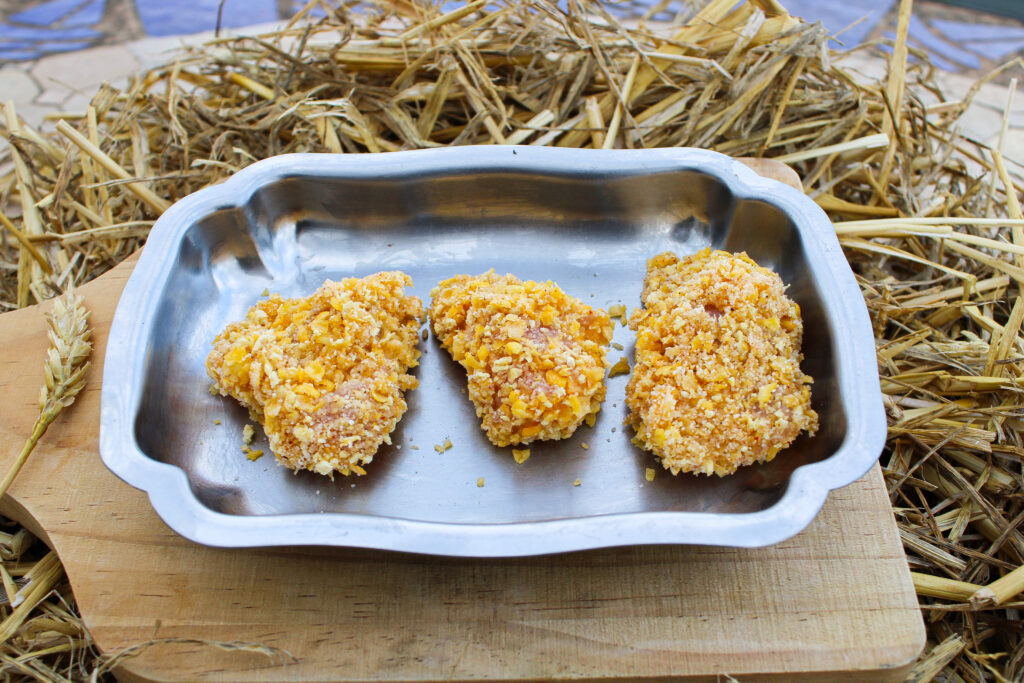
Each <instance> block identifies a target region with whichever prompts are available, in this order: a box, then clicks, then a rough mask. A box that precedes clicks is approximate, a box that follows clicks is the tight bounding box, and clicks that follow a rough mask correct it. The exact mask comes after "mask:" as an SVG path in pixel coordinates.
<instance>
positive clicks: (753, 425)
mask: <svg viewBox="0 0 1024 683" xmlns="http://www.w3.org/2000/svg"><path fill="white" fill-rule="evenodd" d="M642 299H643V305H644V307H643V308H642V309H638V310H635V311H634V312H633V314H632V315H631V316H630V320H629V327H630V328H631V329H632V330H634V331H635V332H636V333H637V336H636V362H635V365H634V368H633V374H632V376H631V377H630V380H629V384H628V385H627V386H626V402H627V404H628V405H629V408H630V415H629V418H628V422H629V424H631V425H632V426H633V428H634V429H635V430H636V436H635V438H634V443H636V444H637V445H638V446H640V447H642V448H645V449H647V450H650V451H651V452H653V453H654V454H655V455H656V456H658V458H660V459H661V464H662V465H663V466H664V467H665V468H666V469H668V470H670V471H671V472H672V473H673V474H678V473H679V472H681V471H682V472H697V473H704V474H711V473H715V474H717V475H720V476H721V475H726V474H731V473H733V472H735V471H736V469H737V468H738V467H740V466H743V465H750V464H752V463H755V462H764V461H768V460H771V459H772V458H774V457H775V455H776V454H777V453H778V452H779V451H780V450H781V449H783V448H785V447H787V446H788V445H789V444H791V443H792V442H793V440H794V439H795V438H796V437H797V435H798V434H799V433H800V432H801V431H807V432H808V433H810V434H813V433H814V432H815V431H816V430H817V427H818V415H817V413H815V412H814V410H812V409H811V407H810V399H811V392H810V386H809V385H810V384H811V382H812V380H811V378H810V377H808V376H807V375H805V374H804V373H803V372H802V371H801V370H800V361H801V360H802V359H803V356H802V355H801V353H800V343H801V339H802V337H803V323H802V321H801V319H800V307H799V306H798V305H797V304H796V303H794V302H793V301H792V300H790V299H789V297H787V296H786V293H785V286H784V285H783V283H782V279H781V278H780V277H779V276H778V275H777V274H776V273H774V272H772V271H771V270H768V269H767V268H762V267H760V266H758V265H757V264H756V263H755V262H754V261H753V260H752V259H750V258H749V257H748V256H747V255H746V254H745V253H741V254H736V255H733V254H730V253H728V252H724V251H715V252H712V251H711V250H710V249H704V250H703V251H701V252H699V253H697V254H694V255H692V256H689V257H686V258H683V259H680V258H679V257H677V256H676V255H675V254H673V253H671V252H666V253H664V254H660V255H658V256H655V257H654V258H652V259H651V260H650V261H648V263H647V277H646V279H645V280H644V291H643V295H642Z"/></svg>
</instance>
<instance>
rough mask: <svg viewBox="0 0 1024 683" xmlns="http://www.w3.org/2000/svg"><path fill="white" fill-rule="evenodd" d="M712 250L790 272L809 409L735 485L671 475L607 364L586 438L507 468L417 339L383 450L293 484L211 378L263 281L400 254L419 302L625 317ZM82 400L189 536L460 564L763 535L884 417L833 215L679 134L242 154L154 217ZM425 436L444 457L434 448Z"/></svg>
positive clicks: (384, 263)
mask: <svg viewBox="0 0 1024 683" xmlns="http://www.w3.org/2000/svg"><path fill="white" fill-rule="evenodd" d="M708 245H710V246H713V247H718V248H723V249H728V250H731V251H741V250H743V251H746V252H748V253H749V254H750V256H751V257H753V258H754V259H755V260H757V262H758V263H760V264H762V265H764V266H767V267H770V268H773V269H774V270H776V271H777V272H778V273H779V274H780V275H781V276H782V278H783V280H784V281H785V282H786V283H787V285H788V287H789V290H788V291H789V294H790V296H791V297H793V298H794V299H795V300H796V301H797V302H798V303H799V304H800V307H801V309H802V311H803V316H804V325H805V336H804V354H805V360H804V363H803V367H804V370H805V371H806V372H807V373H809V374H810V375H812V376H813V377H814V378H815V383H814V386H813V405H814V408H815V409H816V410H817V411H818V413H819V415H820V417H821V429H820V430H819V432H818V433H817V435H815V436H814V437H813V438H807V437H806V436H805V437H801V438H800V439H799V440H798V441H797V442H796V443H795V444H794V445H793V446H791V447H790V448H789V449H787V450H785V451H783V452H782V453H780V454H779V456H778V457H777V458H776V459H775V460H774V461H773V462H771V463H769V464H765V465H758V466H752V467H746V468H742V469H741V470H740V471H739V472H738V473H736V474H735V475H732V476H730V477H725V478H718V477H705V476H694V475H680V476H675V477H673V476H671V475H670V474H669V473H668V472H667V471H665V470H663V469H662V468H661V466H660V465H658V464H657V463H656V462H655V460H654V458H653V457H652V456H651V455H650V454H648V453H645V452H643V451H641V450H639V449H637V448H636V447H634V446H633V445H632V444H631V443H630V436H631V435H632V434H631V430H629V429H626V428H624V427H623V425H622V421H623V419H624V418H625V416H626V406H625V403H624V400H623V395H624V389H625V385H626V381H627V377H626V376H619V377H615V378H612V379H610V380H609V381H608V398H607V400H606V402H605V405H604V409H603V410H602V411H601V413H600V415H599V417H598V420H597V424H596V425H595V426H594V427H593V428H588V427H585V426H584V427H582V428H580V429H579V430H578V431H577V433H576V434H575V436H573V438H571V439H568V440H565V441H561V442H557V443H542V444H534V445H533V447H532V449H531V450H532V456H531V457H530V459H529V460H528V461H527V462H526V463H525V464H523V465H516V464H515V462H514V461H513V459H512V455H511V453H510V450H509V449H507V448H495V447H493V446H492V445H491V444H490V443H489V442H488V441H487V439H486V438H485V437H484V435H483V433H482V431H481V430H480V428H479V426H478V422H477V419H476V417H475V415H474V412H473V409H472V406H471V405H470V402H469V400H468V398H467V397H466V394H465V390H464V389H465V373H464V371H463V370H462V368H461V367H460V366H458V365H457V364H456V363H454V362H453V361H452V360H451V358H450V357H449V356H448V354H447V353H446V352H444V351H443V350H442V349H441V348H440V347H439V346H438V344H437V342H436V340H435V339H434V338H433V337H430V338H429V339H428V340H427V341H424V342H422V343H421V349H422V351H423V357H422V359H421V365H420V366H419V368H418V369H417V370H416V374H417V375H418V377H419V380H420V387H419V388H418V389H416V390H415V391H412V392H410V393H408V394H407V399H408V402H409V406H410V407H409V411H408V413H407V414H406V415H405V417H404V418H403V420H402V422H401V423H400V424H399V426H398V428H397V430H396V431H395V433H394V434H393V440H394V445H393V446H390V447H388V446H385V447H382V448H381V449H380V451H379V452H378V453H377V456H376V457H375V458H374V461H373V463H371V464H370V465H368V466H367V470H368V475H367V476H365V477H347V478H346V477H340V476H339V477H336V478H335V480H334V481H333V482H332V481H331V480H330V479H328V478H326V477H322V476H318V475H315V474H312V473H299V474H292V473H291V472H290V471H289V470H287V469H285V468H283V467H281V466H279V465H277V463H276V462H275V459H274V457H273V455H272V454H270V451H269V448H268V446H267V443H266V440H265V438H264V437H263V434H262V431H261V430H259V429H257V435H258V438H257V439H256V440H255V442H254V443H253V448H263V449H265V450H266V452H267V455H265V456H264V457H263V458H261V459H259V460H257V461H256V462H250V461H249V460H247V459H246V457H245V456H244V455H243V453H242V452H241V448H240V446H241V442H242V441H241V439H242V437H241V433H242V427H243V426H244V424H245V423H246V417H247V415H246V411H245V410H244V409H242V408H241V407H240V406H239V405H237V404H236V403H235V402H234V401H232V400H230V399H225V398H222V397H220V396H212V395H211V394H210V393H209V392H208V387H209V385H210V380H209V378H208V377H207V375H206V372H205V370H204V361H205V359H206V355H207V353H208V351H209V349H210V343H211V341H212V339H213V338H214V336H215V335H216V334H217V333H218V332H219V331H220V330H221V329H222V328H223V327H224V325H225V324H226V323H228V322H229V321H232V320H237V319H240V318H242V317H243V316H244V315H245V312H246V310H247V309H248V308H249V306H251V305H252V304H253V303H255V302H256V301H257V300H259V299H260V297H261V294H262V293H263V291H264V290H265V289H269V290H270V291H271V292H280V293H281V294H283V295H285V296H305V295H308V294H310V293H311V292H312V291H313V290H315V289H316V288H317V287H318V286H319V285H320V284H321V283H322V282H323V281H324V279H327V278H331V279H338V278H342V277H349V276H363V275H367V274H369V273H373V272H376V271H380V270H389V269H401V270H404V271H405V272H407V273H409V275H411V276H412V278H413V281H414V283H415V285H414V287H413V292H414V293H415V294H417V295H418V296H420V297H421V298H422V299H423V300H424V302H425V303H427V302H428V300H429V292H430V289H431V288H432V287H433V286H434V284H435V283H437V282H438V281H439V280H441V279H443V278H446V277H449V276H452V275H454V274H456V273H473V274H475V273H480V272H483V271H485V270H487V269H489V268H494V269H495V270H497V271H499V272H512V273H514V274H516V275H517V276H519V277H521V278H523V279H536V280H547V279H551V280H554V281H555V282H557V283H558V284H559V285H560V286H561V287H562V288H563V289H564V290H565V291H567V292H568V293H570V294H572V295H574V296H577V297H579V298H580V299H582V300H583V301H585V302H587V303H589V304H591V305H594V306H601V307H607V306H609V305H612V304H618V303H622V304H625V305H626V307H627V310H629V309H632V308H634V307H636V306H638V305H639V303H640V290H641V287H642V283H643V277H644V270H645V262H646V260H647V259H648V258H649V257H650V256H652V255H654V254H657V253H659V252H662V251H665V250H674V251H676V252H677V253H680V254H688V253H691V252H694V251H697V250H698V249H700V248H702V247H704V246H708ZM615 341H616V342H618V343H620V344H622V345H623V346H624V347H625V350H624V351H621V352H620V351H616V350H614V349H612V350H611V351H610V354H611V360H612V361H615V360H617V358H618V357H619V356H620V355H624V356H626V357H627V358H629V359H630V361H632V344H633V334H632V333H631V332H630V331H629V330H628V329H627V328H624V327H622V326H618V325H617V327H616V331H615ZM101 415H102V423H101V425H100V452H101V454H102V458H103V461H104V462H105V463H106V465H107V466H108V467H109V468H110V469H111V470H112V471H113V472H114V473H115V474H117V475H118V476H119V477H121V478H122V479H123V480H124V481H126V482H128V483H129V484H131V485H132V486H136V487H138V488H140V489H143V490H145V491H146V492H147V493H148V494H149V498H150V501H151V502H152V505H153V507H154V509H155V510H156V512H157V513H158V514H159V515H160V517H162V518H163V520H164V521H165V522H166V523H167V524H168V525H170V527H171V528H172V529H174V530H175V531H177V532H178V533H179V534H181V535H182V536H185V537H186V538H189V539H192V540H194V541H196V542H199V543H204V544H208V545H213V546H276V545H324V546H356V547H365V548H379V549H389V550H398V551H407V552H416V553H427V554H434V555H455V556H477V557H493V556H519V555H539V554H545V553H556V552H565V551H573V550H582V549H588V548H600V547H608V546H619V545H632V544H655V543H692V544H710V545H727V546H762V545H768V544H771V543H776V542H778V541H780V540H783V539H785V538H787V537H789V536H792V535H793V534H795V533H797V532H798V531H800V530H801V529H803V528H804V527H805V526H806V525H807V524H809V523H810V521H811V520H812V519H813V518H814V516H815V515H816V514H817V513H818V511H819V510H820V509H821V506H822V505H823V504H824V502H825V498H826V496H827V494H828V492H829V490H831V489H834V488H838V487H841V486H845V485H846V484H849V483H851V482H853V481H855V480H856V479H857V478H859V477H860V476H861V475H862V474H863V473H864V472H865V471H867V469H868V468H869V467H870V466H871V464H872V463H873V462H875V460H876V458H877V457H878V454H879V452H880V450H881V448H882V444H883V442H884V438H885V431H886V426H885V418H884V413H883V409H882V401H881V395H880V391H879V384H878V376H877V371H876V365H875V353H874V341H873V336H872V332H871V327H870V324H869V320H868V315H867V311H866V309H865V306H864V303H863V300H862V298H861V295H860V292H859V290H858V288H857V285H856V282H855V281H854V278H853V275H852V273H851V272H850V269H849V266H848V265H847V262H846V260H845V258H844V257H843V253H842V251H841V250H840V247H839V243H838V241H837V240H836V237H835V234H834V232H833V229H832V225H831V223H830V222H829V220H828V218H827V217H826V216H825V214H824V213H823V212H822V211H821V210H820V209H819V208H818V207H817V206H816V205H815V204H814V203H813V202H812V201H811V200H810V199H808V198H807V197H805V196H804V195H803V194H801V193H800V192H798V191H796V190H794V189H792V188H790V187H787V186H784V185H782V184H781V183H778V182H775V181H772V180H767V179H765V178H762V177H760V176H757V175H755V174H754V173H753V172H752V171H750V170H749V169H747V168H746V167H745V166H743V165H741V164H740V163H738V162H735V161H733V160H731V159H729V158H728V157H725V156H722V155H720V154H716V153H713V152H707V151H702V150H692V149H658V150H613V151H592V150H576V149H556V148H540V147H504V146H501V147H499V146H495V147H458V148H447V149H436V150H426V151H410V152H396V153H390V154H361V155H314V154H302V155H288V156H280V157H276V158H273V159H268V160H266V161H261V162H259V163H256V164H253V165H252V166H250V167H248V168H246V169H245V170H243V171H241V172H239V173H238V174H236V175H235V176H233V177H232V178H231V179H229V180H228V181H227V182H225V183H223V184H221V185H217V186H214V187H210V188H207V189H204V190H202V191H200V192H197V193H195V194H193V195H191V196H189V197H186V198H185V199H183V200H181V201H180V202H178V203H176V204H175V205H174V206H172V207H171V208H170V209H169V210H168V211H167V212H166V213H165V214H164V215H163V216H162V217H161V218H160V220H159V221H157V223H156V225H155V226H154V227H153V231H152V233H151V234H150V237H149V241H148V243H147V244H146V247H145V249H144V250H143V253H142V256H141V258H140V260H139V263H138V265H137V266H136V268H135V271H134V272H133V273H132V276H131V279H130V280H129V281H128V285H127V287H125V290H124V293H123V294H122V296H121V300H120V303H119V304H118V307H117V312H116V315H115V317H114V321H113V326H112V328H111V331H110V341H109V344H108V350H107V358H106V364H105V369H104V375H103V392H102V414H101ZM217 419H219V420H220V421H221V424H220V425H216V424H215V422H214V421H215V420H217ZM446 438H450V439H451V441H452V443H453V444H454V445H453V447H452V448H451V449H450V450H448V451H446V452H444V453H440V454H439V453H437V452H436V451H435V449H434V445H435V444H440V443H442V442H443V441H444V440H445V439H446ZM584 444H587V445H588V446H589V448H587V449H585V448H584ZM648 467H651V468H654V469H655V470H656V472H657V476H656V478H655V480H654V481H653V482H648V481H646V479H645V476H644V474H645V470H646V468H648ZM481 477H482V478H484V486H483V487H478V486H477V480H478V479H480V478H481ZM577 479H578V480H579V482H580V483H579V485H578V486H576V485H574V482H575V481H576V480H577Z"/></svg>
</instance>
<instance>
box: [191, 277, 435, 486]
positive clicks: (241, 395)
mask: <svg viewBox="0 0 1024 683" xmlns="http://www.w3.org/2000/svg"><path fill="white" fill-rule="evenodd" d="M410 285H412V280H411V279H410V278H409V276H408V275H406V274H405V273H402V272H398V271H391V272H383V273H376V274H374V275H368V276H367V277H364V278H347V279H344V280H341V281H340V282H332V281H330V280H328V281H327V282H325V283H324V284H323V286H321V287H320V289H318V290H317V291H316V292H314V293H313V295H312V296H310V297H307V298H299V299H284V298H282V297H281V296H279V295H277V294H275V295H273V296H271V297H270V298H269V299H266V300H265V301H261V302H259V303H258V304H256V305H255V306H253V307H252V308H250V309H249V312H248V314H247V315H246V318H245V320H242V321H240V322H234V323H231V324H230V325H228V326H227V327H226V328H225V329H224V331H223V332H221V333H220V334H219V335H218V336H217V338H216V339H214V341H213V350H212V351H211V352H210V355H209V356H208V357H207V359H206V370H207V372H208V373H209V374H210V377H212V378H213V379H214V382H215V383H214V387H215V388H216V390H217V391H219V392H220V393H221V394H222V395H224V396H232V397H233V398H235V399H236V400H238V401H239V402H240V403H241V404H242V405H244V406H245V407H247V408H248V409H249V412H250V413H251V414H252V417H253V419H255V420H257V421H259V422H260V423H262V425H263V429H264V431H265V432H266V433H267V438H268V439H269V441H270V447H271V449H273V451H274V454H275V455H276V456H277V458H278V460H279V461H280V462H281V463H283V464H284V465H286V466H288V467H290V468H292V469H294V470H302V469H306V470H312V471H314V472H317V473H319V474H326V475H331V476H333V474H334V472H340V473H341V474H345V475H348V474H350V473H352V472H355V473H357V474H365V470H363V468H362V465H365V464H367V463H369V462H370V461H371V460H373V456H374V454H375V453H376V452H377V449H378V448H379V447H380V445H381V443H391V439H390V433H391V431H392V430H393V429H394V428H395V425H397V424H398V420H399V419H400V418H401V417H402V415H403V413H405V410H406V407H407V406H406V402H405V398H404V396H403V392H404V391H405V390H407V389H413V388H415V387H416V384H417V381H416V378H414V377H412V376H411V375H409V374H408V372H407V371H408V370H409V369H410V368H412V367H415V366H416V365H417V359H418V358H419V355H420V352H419V350H418V349H417V348H416V343H417V341H418V340H419V336H418V334H417V332H418V330H419V324H420V323H419V318H420V316H421V315H422V311H423V304H422V302H421V301H420V300H419V299H418V298H416V297H413V296H406V294H405V288H406V287H408V286H410Z"/></svg>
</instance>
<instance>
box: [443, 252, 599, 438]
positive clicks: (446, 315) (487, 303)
mask: <svg viewBox="0 0 1024 683" xmlns="http://www.w3.org/2000/svg"><path fill="white" fill-rule="evenodd" d="M430 296H431V297H432V302H431V307H430V319H431V322H432V324H433V328H434V334H436V335H437V338H438V339H439V340H440V341H441V345H442V346H444V348H445V349H447V350H448V352H449V353H450V354H451V356H452V358H453V359H455V360H456V361H458V362H459V363H460V364H461V365H462V366H463V367H464V368H466V372H467V373H468V381H469V397H470V399H471V400H472V401H473V405H474V406H475V407H476V414H477V417H479V418H480V420H481V426H482V427H483V430H484V432H486V434H487V438H488V439H490V440H491V443H493V444H494V445H496V446H511V445H520V444H528V443H531V442H533V441H537V440H541V439H565V438H567V437H569V436H571V435H572V433H573V432H575V431H576V428H577V427H579V425H580V423H581V422H583V420H584V419H585V418H586V417H587V416H588V415H592V414H594V413H597V411H598V410H600V408H601V401H602V400H603V399H604V395H605V385H604V373H605V361H604V356H605V351H606V350H607V345H608V342H609V341H611V338H612V330H613V327H612V322H611V319H610V318H609V317H608V314H607V313H605V312H604V311H602V310H600V309H593V308H591V307H590V306H587V305H586V304H584V303H583V302H582V301H580V300H579V299H576V298H574V297H571V296H569V295H567V294H566V293H565V292H563V291H562V290H561V289H559V288H558V287H557V286H556V285H555V284H554V283H552V282H550V281H549V282H533V281H530V280H527V281H526V282H524V281H522V280H520V279H519V278H517V277H515V276H514V275H496V274H495V273H494V271H493V270H491V271H488V272H487V273H484V274H483V275H477V276H469V275H457V276H456V277H453V278H450V279H448V280H444V281H443V282H441V283H439V284H438V285H437V286H436V287H435V288H434V289H433V291H431V293H430Z"/></svg>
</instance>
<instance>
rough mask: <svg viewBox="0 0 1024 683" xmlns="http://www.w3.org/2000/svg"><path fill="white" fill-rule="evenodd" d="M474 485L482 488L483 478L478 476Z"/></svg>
mask: <svg viewBox="0 0 1024 683" xmlns="http://www.w3.org/2000/svg"><path fill="white" fill-rule="evenodd" d="M476 487H477V488H480V489H482V488H483V487H484V478H483V477H480V478H479V479H477V480H476Z"/></svg>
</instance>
